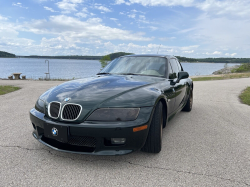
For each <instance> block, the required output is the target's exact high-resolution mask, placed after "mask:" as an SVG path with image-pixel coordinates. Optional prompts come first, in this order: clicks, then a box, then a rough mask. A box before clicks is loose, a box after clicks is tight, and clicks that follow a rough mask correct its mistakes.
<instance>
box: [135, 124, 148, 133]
mask: <svg viewBox="0 0 250 187" xmlns="http://www.w3.org/2000/svg"><path fill="white" fill-rule="evenodd" d="M147 128H148V125H143V126H140V127H135V128H133V132H138V131H142V130H145V129H147Z"/></svg>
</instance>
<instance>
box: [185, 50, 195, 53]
mask: <svg viewBox="0 0 250 187" xmlns="http://www.w3.org/2000/svg"><path fill="white" fill-rule="evenodd" d="M183 52H184V53H189V54H190V53H193V52H194V50H191V51H183Z"/></svg>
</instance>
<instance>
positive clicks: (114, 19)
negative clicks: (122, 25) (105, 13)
mask: <svg viewBox="0 0 250 187" xmlns="http://www.w3.org/2000/svg"><path fill="white" fill-rule="evenodd" d="M110 20H113V21H117V20H118V19H116V18H110Z"/></svg>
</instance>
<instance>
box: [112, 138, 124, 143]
mask: <svg viewBox="0 0 250 187" xmlns="http://www.w3.org/2000/svg"><path fill="white" fill-rule="evenodd" d="M125 142H126V138H111V143H112V144H125Z"/></svg>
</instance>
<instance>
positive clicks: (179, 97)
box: [170, 58, 186, 111]
mask: <svg viewBox="0 0 250 187" xmlns="http://www.w3.org/2000/svg"><path fill="white" fill-rule="evenodd" d="M177 63H179V62H178V61H177V60H176V59H175V58H171V59H170V65H171V67H172V70H173V75H172V76H171V77H170V78H171V79H173V81H176V80H177V77H178V73H179V72H180V71H181V66H180V64H179V65H178V64H177ZM173 87H174V90H175V94H174V96H175V106H174V111H176V110H177V109H179V108H180V107H181V106H182V104H183V102H184V99H185V94H186V81H185V80H180V82H178V83H176V84H175V85H174V86H173Z"/></svg>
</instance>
